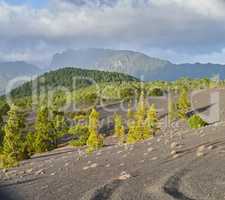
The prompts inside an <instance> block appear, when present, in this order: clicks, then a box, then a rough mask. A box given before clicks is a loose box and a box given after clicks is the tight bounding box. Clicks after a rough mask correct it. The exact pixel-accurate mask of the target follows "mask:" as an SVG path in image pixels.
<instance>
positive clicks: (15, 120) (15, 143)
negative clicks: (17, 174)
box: [3, 105, 27, 167]
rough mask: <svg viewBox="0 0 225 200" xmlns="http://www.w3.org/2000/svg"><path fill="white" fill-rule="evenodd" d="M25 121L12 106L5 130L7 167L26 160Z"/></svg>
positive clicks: (4, 146) (4, 142)
mask: <svg viewBox="0 0 225 200" xmlns="http://www.w3.org/2000/svg"><path fill="white" fill-rule="evenodd" d="M24 128H25V119H24V115H23V113H22V112H20V110H19V108H18V107H16V106H15V105H12V106H11V108H10V111H9V112H8V120H7V123H6V126H5V128H4V132H5V136H4V140H3V155H4V158H5V161H4V165H5V166H6V167H10V166H13V165H14V164H16V163H17V162H18V161H20V160H23V159H24V158H26V156H27V155H25V144H24V139H23V135H24Z"/></svg>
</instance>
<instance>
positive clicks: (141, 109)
mask: <svg viewBox="0 0 225 200" xmlns="http://www.w3.org/2000/svg"><path fill="white" fill-rule="evenodd" d="M145 119H146V104H145V97H144V93H143V92H142V93H141V95H140V98H139V101H138V105H137V111H136V113H135V121H133V122H132V123H130V124H128V128H129V131H128V135H127V142H128V143H131V144H132V143H135V142H138V141H140V140H144V139H147V138H149V135H150V130H149V129H148V127H147V126H146V124H145Z"/></svg>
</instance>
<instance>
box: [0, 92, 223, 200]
mask: <svg viewBox="0 0 225 200" xmlns="http://www.w3.org/2000/svg"><path fill="white" fill-rule="evenodd" d="M222 92H223V91H222ZM201 97H202V98H201ZM197 99H198V101H197V103H198V106H200V107H201V103H202V105H203V107H204V106H205V104H207V102H206V99H207V98H205V96H204V95H202V96H201V95H200V96H198V97H197ZM221 100H222V99H221ZM221 110H222V109H221ZM203 112H206V111H205V110H203ZM224 132H225V122H217V123H213V124H212V125H210V126H208V127H205V128H202V129H198V130H190V129H188V128H187V127H186V126H185V125H184V124H183V123H181V122H179V123H178V122H177V123H175V124H174V125H173V127H170V128H163V129H162V130H161V131H160V132H159V133H158V134H157V136H156V137H155V138H153V139H150V140H147V141H144V142H141V143H137V144H135V145H122V146H120V145H116V144H115V141H116V140H115V138H112V137H109V138H107V141H106V144H107V146H106V147H104V148H103V149H101V150H99V151H97V152H95V153H93V154H92V155H86V154H85V151H84V149H80V150H78V149H74V148H69V147H65V148H62V149H57V150H55V151H52V152H50V153H46V154H42V155H36V156H35V157H34V158H32V159H31V160H27V161H24V162H22V163H21V165H20V167H18V168H14V169H10V170H8V171H3V170H2V171H0V180H1V182H0V199H2V200H8V199H9V200H10V199H13V200H14V199H15V200H20V199H24V200H26V199H35V200H36V199H37V200H39V199H40V200H45V199H46V200H55V199H57V200H58V199H60V200H61V199H62V200H70V199H71V200H79V199H81V200H103V199H115V200H136V199H138V200H139V199H140V200H144V199H146V200H147V199H148V200H151V199H152V200H170V199H171V200H172V199H173V200H174V199H176V200H206V199H208V200H214V199H215V200H222V199H224V198H225V134H224Z"/></svg>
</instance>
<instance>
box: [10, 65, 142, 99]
mask: <svg viewBox="0 0 225 200" xmlns="http://www.w3.org/2000/svg"><path fill="white" fill-rule="evenodd" d="M42 80H44V81H42ZM129 81H138V79H137V78H134V77H132V76H130V75H126V74H121V73H117V72H105V71H98V70H84V69H78V68H63V69H58V70H56V71H50V72H47V73H45V74H43V75H41V76H39V77H38V78H37V79H35V80H34V81H30V82H27V83H25V84H23V85H22V86H20V87H18V88H16V89H14V90H13V91H12V92H11V94H12V96H14V97H24V96H30V95H31V94H32V83H34V82H37V83H38V87H39V88H40V87H44V88H48V89H50V90H51V89H54V88H56V87H65V88H67V89H70V90H73V89H74V87H75V89H78V88H81V87H86V86H89V85H92V84H93V83H95V82H96V83H109V82H129Z"/></svg>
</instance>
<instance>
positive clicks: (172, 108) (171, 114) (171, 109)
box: [168, 97, 177, 124]
mask: <svg viewBox="0 0 225 200" xmlns="http://www.w3.org/2000/svg"><path fill="white" fill-rule="evenodd" d="M176 118H177V106H176V103H174V102H173V100H172V99H171V97H169V99H168V120H169V124H171V123H172V122H173V121H174V120H176Z"/></svg>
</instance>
